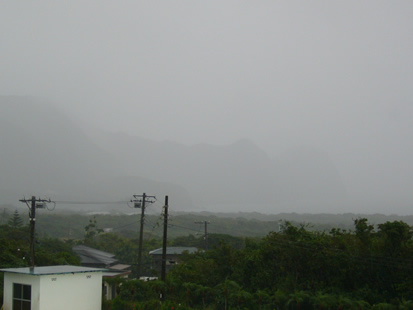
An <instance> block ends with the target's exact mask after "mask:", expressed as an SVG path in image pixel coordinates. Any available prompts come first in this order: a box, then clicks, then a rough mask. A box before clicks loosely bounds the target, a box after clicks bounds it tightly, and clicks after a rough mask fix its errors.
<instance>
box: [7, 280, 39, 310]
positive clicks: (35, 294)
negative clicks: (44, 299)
mask: <svg viewBox="0 0 413 310" xmlns="http://www.w3.org/2000/svg"><path fill="white" fill-rule="evenodd" d="M13 283H21V284H27V285H31V286H32V310H39V309H40V308H39V299H40V290H39V287H40V286H39V284H40V277H34V276H28V275H23V274H17V273H8V272H5V273H4V289H3V294H4V295H3V304H4V310H12V309H13Z"/></svg>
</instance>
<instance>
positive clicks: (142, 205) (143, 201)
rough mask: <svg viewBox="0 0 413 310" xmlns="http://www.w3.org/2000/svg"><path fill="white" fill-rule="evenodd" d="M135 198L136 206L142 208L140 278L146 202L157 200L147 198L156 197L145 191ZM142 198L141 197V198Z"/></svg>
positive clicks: (139, 254)
mask: <svg viewBox="0 0 413 310" xmlns="http://www.w3.org/2000/svg"><path fill="white" fill-rule="evenodd" d="M133 197H134V198H135V200H132V201H131V202H134V203H135V205H134V206H135V208H141V223H140V232H139V249H138V270H137V272H138V274H137V276H138V278H139V277H140V276H141V271H142V243H143V226H144V223H145V207H146V203H154V202H155V201H153V200H147V199H148V198H154V199H156V197H155V196H147V195H146V194H145V193H143V195H133ZM139 198H141V199H139Z"/></svg>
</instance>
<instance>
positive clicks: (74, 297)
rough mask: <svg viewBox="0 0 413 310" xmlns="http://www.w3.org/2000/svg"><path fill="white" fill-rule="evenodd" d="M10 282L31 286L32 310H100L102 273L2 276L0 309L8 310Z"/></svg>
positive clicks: (9, 306)
mask: <svg viewBox="0 0 413 310" xmlns="http://www.w3.org/2000/svg"><path fill="white" fill-rule="evenodd" d="M13 283H22V284H30V285H32V310H56V309H59V310H73V309H82V310H101V307H102V273H101V272H86V273H69V274H58V275H42V276H35V275H20V274H13V273H7V272H6V273H5V274H4V306H5V307H4V310H11V309H12V299H13Z"/></svg>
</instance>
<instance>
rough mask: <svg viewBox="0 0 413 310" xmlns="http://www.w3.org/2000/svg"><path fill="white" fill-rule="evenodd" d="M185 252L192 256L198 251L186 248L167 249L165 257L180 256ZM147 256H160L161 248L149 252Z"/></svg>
mask: <svg viewBox="0 0 413 310" xmlns="http://www.w3.org/2000/svg"><path fill="white" fill-rule="evenodd" d="M185 251H187V252H188V253H189V254H192V253H195V252H197V251H198V249H197V248H194V247H186V246H176V247H167V248H166V255H180V254H182V253H184V252H185ZM149 255H162V248H159V249H156V250H153V251H150V252H149Z"/></svg>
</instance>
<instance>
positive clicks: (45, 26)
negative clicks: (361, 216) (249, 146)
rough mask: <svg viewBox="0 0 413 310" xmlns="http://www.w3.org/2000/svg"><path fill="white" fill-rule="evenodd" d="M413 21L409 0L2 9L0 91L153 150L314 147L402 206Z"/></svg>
mask: <svg viewBox="0 0 413 310" xmlns="http://www.w3.org/2000/svg"><path fill="white" fill-rule="evenodd" d="M412 16H413V2H412V1H380V0H374V1H358V0H357V1H351V0H346V1H291V0H289V1H241V0H237V1H222V0H219V1H214V0H208V1H170V0H168V1H153V0H151V1H136V0H135V1H101V0H100V1H2V2H1V3H0V55H1V57H0V94H2V95H35V96H37V95H39V96H44V97H48V98H51V99H52V100H55V101H56V102H57V103H59V104H60V105H61V106H62V107H64V109H65V110H66V111H69V112H70V113H71V114H72V115H74V116H76V117H77V118H79V119H81V120H83V121H87V122H88V123H89V124H90V125H91V126H95V127H99V128H104V129H106V130H109V131H124V132H127V133H130V134H133V135H138V136H141V137H145V138H149V139H155V140H164V139H168V140H172V141H177V142H182V143H190V144H194V143H201V142H205V143H212V144H226V143H231V142H233V141H235V140H238V139H241V138H248V139H251V140H252V141H254V142H255V143H257V144H258V145H259V146H260V147H262V148H263V149H264V150H266V151H267V152H268V153H269V154H270V155H277V154H278V153H279V152H282V151H284V150H286V149H287V148H289V147H294V146H299V145H310V146H313V147H316V148H320V149H322V150H324V151H326V152H328V153H329V154H330V156H331V158H332V160H333V162H334V163H335V164H336V165H337V166H338V167H339V169H340V171H341V173H342V174H343V178H345V179H346V181H347V182H348V183H351V182H352V181H354V180H357V182H358V183H357V186H354V189H353V190H359V191H364V192H365V191H367V192H368V191H371V193H374V194H376V195H380V191H381V190H384V188H388V187H392V186H393V187H395V188H397V189H395V190H394V191H393V194H394V195H399V194H400V195H408V193H410V191H411V188H412V186H413V184H412V182H411V181H412V177H411V176H412V175H413V164H412V163H411V159H412V158H413V157H412V156H413V146H412V141H413V140H412V138H413V130H412V126H413V125H412V121H411V120H412V116H413V102H412V98H413V96H412V95H413V87H412V81H413V76H412V73H413V57H412V55H413V18H412ZM382 179H387V180H388V182H382V181H380V182H379V181H377V180H382ZM360 184H363V185H362V186H358V185H360Z"/></svg>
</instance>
